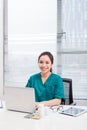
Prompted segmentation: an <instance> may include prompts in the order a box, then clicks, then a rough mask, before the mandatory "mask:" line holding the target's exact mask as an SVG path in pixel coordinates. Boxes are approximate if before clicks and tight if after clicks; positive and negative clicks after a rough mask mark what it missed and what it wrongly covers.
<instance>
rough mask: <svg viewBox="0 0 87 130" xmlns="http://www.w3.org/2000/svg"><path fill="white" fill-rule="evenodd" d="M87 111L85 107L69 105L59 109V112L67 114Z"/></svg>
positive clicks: (73, 114) (72, 114)
mask: <svg viewBox="0 0 87 130" xmlns="http://www.w3.org/2000/svg"><path fill="white" fill-rule="evenodd" d="M85 112H87V110H86V109H85V108H82V107H72V106H71V107H69V108H67V109H65V110H62V111H60V113H61V114H65V115H69V116H79V115H81V114H83V113H85Z"/></svg>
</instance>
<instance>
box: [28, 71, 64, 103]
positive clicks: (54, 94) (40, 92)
mask: <svg viewBox="0 0 87 130" xmlns="http://www.w3.org/2000/svg"><path fill="white" fill-rule="evenodd" d="M26 87H32V88H34V90H35V101H36V102H41V101H48V100H52V99H55V98H61V99H64V87H63V82H62V78H61V77H60V76H59V75H57V74H54V73H51V74H50V76H49V77H48V79H47V80H46V81H45V82H44V83H43V82H42V79H41V73H37V74H34V75H32V76H31V77H30V78H29V80H28V82H27V85H26Z"/></svg>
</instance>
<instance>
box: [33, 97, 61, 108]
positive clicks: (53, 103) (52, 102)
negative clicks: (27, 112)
mask: <svg viewBox="0 0 87 130" xmlns="http://www.w3.org/2000/svg"><path fill="white" fill-rule="evenodd" d="M39 104H43V105H44V106H58V105H60V104H61V99H57V98H55V99H52V100H49V101H43V102H36V104H35V107H36V108H38V107H39Z"/></svg>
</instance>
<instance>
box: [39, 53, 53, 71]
mask: <svg viewBox="0 0 87 130" xmlns="http://www.w3.org/2000/svg"><path fill="white" fill-rule="evenodd" d="M43 55H47V56H48V57H49V58H50V61H51V63H52V64H53V62H54V58H53V55H52V54H51V53H50V52H49V51H45V52H42V53H41V54H40V55H39V57H38V62H39V59H40V57H41V56H43ZM50 72H52V68H51V69H50Z"/></svg>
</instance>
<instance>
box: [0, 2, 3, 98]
mask: <svg viewBox="0 0 87 130" xmlns="http://www.w3.org/2000/svg"><path fill="white" fill-rule="evenodd" d="M2 94H3V0H0V98H1V97H2Z"/></svg>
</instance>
